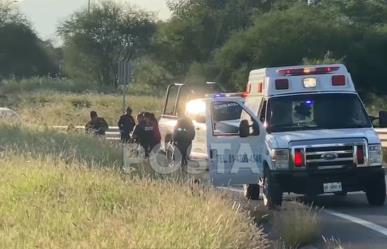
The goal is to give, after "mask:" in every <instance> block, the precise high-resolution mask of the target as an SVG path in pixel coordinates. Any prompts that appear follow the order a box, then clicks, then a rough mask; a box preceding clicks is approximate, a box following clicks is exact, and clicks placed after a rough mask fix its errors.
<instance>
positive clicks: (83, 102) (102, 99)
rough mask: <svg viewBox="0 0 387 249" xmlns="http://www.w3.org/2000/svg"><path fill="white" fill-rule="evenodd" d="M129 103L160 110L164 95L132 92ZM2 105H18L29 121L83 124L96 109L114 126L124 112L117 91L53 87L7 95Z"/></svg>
mask: <svg viewBox="0 0 387 249" xmlns="http://www.w3.org/2000/svg"><path fill="white" fill-rule="evenodd" d="M127 104H128V105H129V106H131V107H132V108H133V110H134V113H137V112H140V111H149V112H154V113H155V114H156V115H159V114H160V111H161V110H162V106H163V98H159V97H148V96H128V97H127ZM0 105H2V106H7V107H10V108H12V109H15V110H16V111H17V112H18V113H19V114H20V115H21V117H22V120H23V121H24V123H26V124H37V125H48V126H51V125H83V124H85V123H86V122H87V121H88V120H89V113H90V111H91V110H95V111H97V112H98V113H99V115H100V116H102V117H104V118H105V119H106V121H107V122H108V123H109V125H111V126H116V124H117V121H118V119H119V117H120V115H121V114H122V96H121V95H118V94H117V95H115V94H99V93H87V94H74V93H58V92H52V91H43V92H32V93H20V94H14V95H3V96H2V98H1V99H0Z"/></svg>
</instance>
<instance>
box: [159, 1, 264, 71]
mask: <svg viewBox="0 0 387 249" xmlns="http://www.w3.org/2000/svg"><path fill="white" fill-rule="evenodd" d="M259 2H260V1H256V0H173V1H169V2H168V4H169V8H170V9H171V11H172V13H173V14H172V18H171V20H169V21H168V22H167V23H165V24H162V25H160V27H159V30H158V32H157V35H156V38H155V46H156V47H157V53H156V54H157V57H158V58H163V60H164V62H165V63H164V64H165V66H166V67H168V68H169V70H170V71H173V72H176V74H178V75H183V77H184V75H185V74H186V73H187V72H188V71H189V70H190V66H191V64H192V63H207V62H208V61H211V60H212V58H213V55H214V52H215V51H216V49H218V48H220V47H222V46H223V44H224V43H225V42H226V41H227V40H228V38H229V37H230V35H231V34H232V33H233V32H234V31H237V30H241V29H245V28H247V27H248V26H249V25H250V24H251V20H252V18H251V17H252V16H253V15H254V14H255V13H256V11H257V9H258V8H259V6H260V3H259Z"/></svg>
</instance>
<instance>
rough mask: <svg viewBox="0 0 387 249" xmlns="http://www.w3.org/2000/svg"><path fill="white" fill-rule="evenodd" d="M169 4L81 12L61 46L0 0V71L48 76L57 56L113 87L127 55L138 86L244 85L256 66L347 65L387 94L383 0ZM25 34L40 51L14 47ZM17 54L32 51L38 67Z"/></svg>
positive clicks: (108, 5)
mask: <svg viewBox="0 0 387 249" xmlns="http://www.w3.org/2000/svg"><path fill="white" fill-rule="evenodd" d="M167 2H168V6H169V8H170V10H171V12H172V16H171V18H170V19H168V20H166V21H161V20H158V19H157V18H156V17H155V15H154V14H152V13H150V12H146V11H144V10H140V9H136V8H133V7H131V6H129V5H122V4H117V3H114V2H110V1H102V2H100V3H98V4H95V5H93V6H92V8H91V10H90V12H89V11H87V10H86V9H82V10H79V11H77V12H76V13H74V14H73V15H71V16H70V17H69V18H68V19H67V20H65V21H64V22H63V23H62V24H60V26H59V27H58V35H60V36H61V38H62V40H63V46H62V47H61V48H60V52H58V51H56V52H55V50H54V49H53V48H50V46H49V45H48V44H47V43H45V42H42V41H41V40H39V38H37V36H36V34H34V32H33V31H32V29H31V28H30V25H29V24H28V22H27V21H26V20H25V18H23V17H22V16H20V14H14V13H13V14H12V13H11V14H10V11H9V10H8V12H7V11H4V9H5V10H6V8H4V7H3V6H0V9H1V10H0V37H1V38H0V75H2V76H8V75H11V74H13V75H20V74H25V75H23V76H29V75H31V74H45V73H47V72H51V71H55V70H58V68H59V67H58V62H60V63H59V64H60V65H61V67H60V70H61V73H62V74H63V75H66V76H68V77H72V78H77V79H83V80H87V81H92V82H96V83H98V84H106V85H112V86H116V85H117V73H118V72H117V63H118V61H119V60H121V59H124V58H125V59H130V60H131V61H132V64H133V66H134V75H133V82H134V84H137V85H140V86H141V87H143V88H149V89H150V90H155V89H163V88H165V86H166V85H167V84H168V83H170V82H186V83H189V84H202V83H203V82H205V81H216V82H219V83H221V84H223V85H224V86H225V87H226V88H228V89H229V90H243V87H244V86H245V83H246V80H247V76H248V72H249V71H250V70H252V69H255V68H261V67H273V66H286V65H297V64H318V63H336V62H340V63H344V64H346V65H347V66H348V67H349V69H350V71H351V73H352V76H353V78H354V80H355V83H356V84H357V86H358V88H359V89H360V90H361V91H363V92H366V91H367V92H368V91H374V92H378V93H387V83H386V79H385V71H386V65H387V2H386V1H384V0H346V1H342V0H320V1H314V3H313V4H309V5H308V4H307V2H308V1H306V0H169V1H167ZM11 12H12V11H11ZM4 13H5V14H4ZM7 30H8V31H7ZM2 32H8V33H7V34H9V35H7V36H6V37H7V39H3V37H5V36H3V34H4V33H2ZM15 32H20V34H19V33H15ZM23 32H25V33H23ZM13 34H14V36H12V35H13ZM22 34H23V35H25V39H17V40H18V42H17V43H19V42H20V43H22V42H26V44H20V45H19V46H20V47H23V48H24V49H29V51H34V53H35V54H34V55H33V56H27V54H25V53H20V50H18V49H16V51H14V50H12V49H13V47H14V46H16V45H17V44H14V43H13V42H12V41H13V40H16V38H13V37H18V36H19V35H20V36H21V35H22ZM27 38H28V39H27ZM27 41H28V44H27ZM7 42H8V43H7ZM7 46H8V47H7ZM32 46H34V47H32ZM53 51H54V52H53ZM18 53H20V54H21V55H20V56H25V57H28V58H29V59H31V58H34V59H33V61H34V63H33V66H31V61H29V60H28V58H21V57H20V58H19V57H18V56H17V55H18ZM7 56H8V57H7ZM55 56H56V57H55ZM10 59H11V60H10ZM18 60H19V61H22V62H23V63H18ZM7 63H8V65H5V64H7ZM35 63H36V64H35ZM3 65H5V67H3ZM27 65H30V67H27ZM27 69H28V70H27Z"/></svg>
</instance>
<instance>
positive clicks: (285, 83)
mask: <svg viewBox="0 0 387 249" xmlns="http://www.w3.org/2000/svg"><path fill="white" fill-rule="evenodd" d="M275 89H276V90H288V89H289V80H288V79H276V80H275Z"/></svg>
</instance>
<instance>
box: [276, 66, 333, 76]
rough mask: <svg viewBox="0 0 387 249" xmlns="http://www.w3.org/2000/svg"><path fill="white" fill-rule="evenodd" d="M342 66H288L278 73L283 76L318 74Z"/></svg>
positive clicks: (327, 72) (330, 71)
mask: <svg viewBox="0 0 387 249" xmlns="http://www.w3.org/2000/svg"><path fill="white" fill-rule="evenodd" d="M339 69H340V67H305V68H287V69H281V70H278V71H277V73H278V74H279V75H281V76H302V75H316V74H330V73H332V72H335V71H338V70H339Z"/></svg>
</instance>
